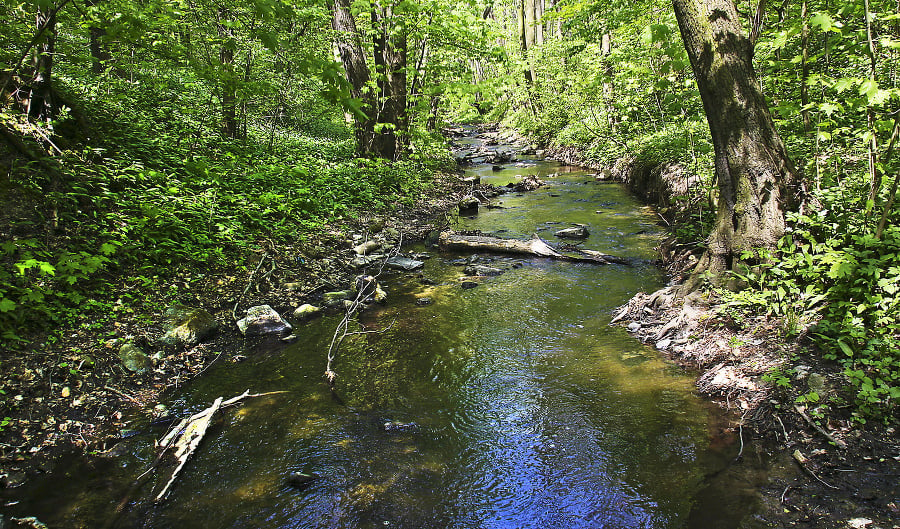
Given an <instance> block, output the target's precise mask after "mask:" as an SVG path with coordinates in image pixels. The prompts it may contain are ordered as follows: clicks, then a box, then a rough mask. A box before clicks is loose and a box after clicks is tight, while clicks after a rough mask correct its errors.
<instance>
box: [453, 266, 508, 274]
mask: <svg viewBox="0 0 900 529" xmlns="http://www.w3.org/2000/svg"><path fill="white" fill-rule="evenodd" d="M503 272H505V270H501V269H499V268H494V267H493V266H486V265H480V264H470V265H468V266H466V267H465V268H464V269H463V273H464V274H466V275H467V276H499V275H500V274H502V273H503Z"/></svg>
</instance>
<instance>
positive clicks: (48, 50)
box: [26, 8, 56, 120]
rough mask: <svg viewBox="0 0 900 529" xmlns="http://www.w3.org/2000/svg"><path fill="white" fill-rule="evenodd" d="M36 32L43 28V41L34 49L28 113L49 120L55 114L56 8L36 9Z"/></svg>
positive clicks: (32, 116) (37, 118) (39, 118)
mask: <svg viewBox="0 0 900 529" xmlns="http://www.w3.org/2000/svg"><path fill="white" fill-rule="evenodd" d="M35 27H36V28H37V31H38V33H40V32H41V31H42V30H43V33H44V35H43V41H41V42H40V43H39V44H38V45H37V48H36V49H35V52H36V53H35V56H34V75H33V76H32V78H31V82H30V83H29V85H30V90H29V94H28V105H27V108H26V110H27V113H28V115H29V116H30V117H31V118H33V119H36V120H49V119H52V118H53V117H54V116H55V115H56V103H55V102H54V100H53V55H54V53H55V52H56V10H52V11H51V10H49V9H40V8H39V9H38V12H37V15H36V16H35Z"/></svg>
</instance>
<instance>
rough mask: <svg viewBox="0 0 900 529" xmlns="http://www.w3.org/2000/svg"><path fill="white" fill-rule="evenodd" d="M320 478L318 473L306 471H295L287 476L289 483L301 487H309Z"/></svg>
mask: <svg viewBox="0 0 900 529" xmlns="http://www.w3.org/2000/svg"><path fill="white" fill-rule="evenodd" d="M317 479H319V476H318V475H316V474H307V473H305V472H300V471H296V470H295V471H293V472H291V473H290V474H288V476H287V480H286V481H287V484H288V485H290V486H292V487H295V488H298V489H301V488H304V487H307V486H308V485H309V484H310V483H312V482H313V481H315V480H317Z"/></svg>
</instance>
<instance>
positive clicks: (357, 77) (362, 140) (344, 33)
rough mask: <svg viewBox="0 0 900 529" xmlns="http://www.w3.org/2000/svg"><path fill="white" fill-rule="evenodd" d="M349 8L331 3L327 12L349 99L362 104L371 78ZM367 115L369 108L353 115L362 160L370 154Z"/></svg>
mask: <svg viewBox="0 0 900 529" xmlns="http://www.w3.org/2000/svg"><path fill="white" fill-rule="evenodd" d="M350 4H351V2H350V0H334V4H333V5H332V9H331V16H332V18H331V27H332V28H333V29H334V30H335V31H336V32H337V33H338V38H337V39H336V42H335V47H336V48H337V52H338V55H339V56H340V58H341V64H343V65H344V71H345V72H346V75H347V81H348V82H349V83H350V95H351V96H352V97H353V98H354V99H357V100H359V101H365V99H366V94H365V93H364V92H365V88H366V85H367V84H368V83H369V80H370V78H371V76H370V74H369V65H368V64H367V62H366V55H365V52H364V51H363V45H362V39H361V37H360V34H359V32H358V31H357V29H356V20H354V18H353V14H352V13H351V11H350ZM371 112H372V109H371V108H367V107H363V108H360V109H357V112H354V114H353V132H354V136H355V138H356V150H357V154H358V155H359V156H365V155H367V154H368V153H370V152H371V151H372V142H373V139H374V136H375V120H374V119H373V118H372V115H371Z"/></svg>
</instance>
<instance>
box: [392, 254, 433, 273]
mask: <svg viewBox="0 0 900 529" xmlns="http://www.w3.org/2000/svg"><path fill="white" fill-rule="evenodd" d="M385 263H386V264H387V266H388V267H389V268H394V269H397V270H406V271H407V272H409V271H412V270H418V269H419V268H422V267H423V266H425V262H424V261H417V260H416V259H409V258H407V257H400V256H399V255H395V256H393V257H391V258H389V259H388V260H387V261H386V262H385Z"/></svg>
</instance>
